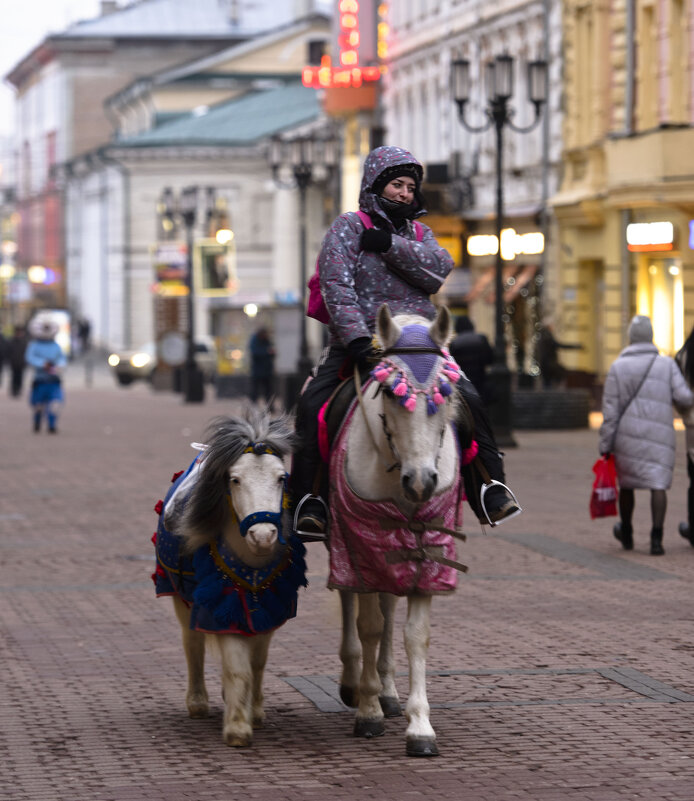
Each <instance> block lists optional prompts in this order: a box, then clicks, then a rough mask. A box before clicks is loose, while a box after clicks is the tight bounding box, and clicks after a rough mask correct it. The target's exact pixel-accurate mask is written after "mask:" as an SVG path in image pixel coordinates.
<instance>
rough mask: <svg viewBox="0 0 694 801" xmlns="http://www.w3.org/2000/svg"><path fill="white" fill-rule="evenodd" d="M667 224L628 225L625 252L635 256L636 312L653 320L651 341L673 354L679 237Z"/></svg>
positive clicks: (679, 292)
mask: <svg viewBox="0 0 694 801" xmlns="http://www.w3.org/2000/svg"><path fill="white" fill-rule="evenodd" d="M677 233H678V232H677V230H676V228H675V226H674V225H673V223H672V222H670V221H662V220H658V221H654V222H639V223H631V224H629V225H627V228H626V241H627V250H628V251H629V252H630V253H635V254H637V255H636V256H635V259H636V265H635V271H636V313H637V314H645V315H647V316H648V317H650V318H651V320H652V321H653V341H654V342H655V344H656V345H657V346H658V348H659V349H660V350H661V352H663V353H667V354H669V355H674V354H675V353H676V352H677V351H678V350H679V349H680V348H681V347H682V345H683V343H684V340H685V332H684V289H683V281H682V274H683V266H682V259H681V258H680V257H679V249H677V250H676V248H679V237H678V236H677Z"/></svg>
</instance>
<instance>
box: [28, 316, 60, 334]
mask: <svg viewBox="0 0 694 801" xmlns="http://www.w3.org/2000/svg"><path fill="white" fill-rule="evenodd" d="M29 333H30V334H31V336H32V337H35V338H36V339H53V338H54V337H55V335H56V334H57V333H58V323H56V322H55V320H53V319H52V318H51V317H49V316H48V315H46V314H41V313H40V312H39V313H38V314H37V315H36V316H35V317H33V318H32V319H31V320H30V321H29Z"/></svg>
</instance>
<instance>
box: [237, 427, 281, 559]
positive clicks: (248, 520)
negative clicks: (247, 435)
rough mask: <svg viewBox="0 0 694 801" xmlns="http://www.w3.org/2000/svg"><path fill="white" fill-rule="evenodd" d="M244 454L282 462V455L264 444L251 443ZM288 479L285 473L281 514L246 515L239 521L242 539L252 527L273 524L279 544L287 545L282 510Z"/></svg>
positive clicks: (258, 513) (254, 513) (259, 513)
mask: <svg viewBox="0 0 694 801" xmlns="http://www.w3.org/2000/svg"><path fill="white" fill-rule="evenodd" d="M243 453H253V454H255V455H256V456H262V455H263V454H266V453H267V454H269V455H270V456H276V457H277V458H278V459H280V460H281V459H282V454H281V453H279V452H278V451H276V450H274V449H273V448H271V447H270V446H269V445H266V444H265V443H264V442H250V443H249V444H248V446H247V447H246V448H245V449H244V450H243ZM288 478H289V474H288V473H287V472H285V474H284V489H283V490H282V500H281V501H280V510H279V512H251V514H249V515H246V517H244V518H243V520H239V530H240V532H241V536H242V537H245V536H246V534H248V529H249V528H250V527H251V526H254V525H255V524H256V523H271V524H272V525H273V526H275V528H276V529H277V539H278V540H279V542H280V543H281V544H282V545H286V544H287V541H286V540H285V539H284V537H283V536H282V509H283V508H284V501H285V496H286V494H287V479H288ZM230 500H231V496H230ZM232 508H233V507H232Z"/></svg>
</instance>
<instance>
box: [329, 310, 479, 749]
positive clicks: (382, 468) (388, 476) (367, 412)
mask: <svg viewBox="0 0 694 801" xmlns="http://www.w3.org/2000/svg"><path fill="white" fill-rule="evenodd" d="M451 333H452V332H451V319H450V314H449V312H448V309H446V308H445V307H444V308H441V309H439V311H438V313H437V315H436V319H435V320H434V321H433V323H432V322H430V321H429V320H426V319H424V318H421V317H412V316H404V315H400V316H397V317H395V318H393V317H391V314H390V312H389V310H388V307H387V306H385V305H384V306H382V307H381V309H380V310H379V313H378V318H377V334H378V338H379V340H380V343H381V346H382V348H383V351H384V352H383V358H382V361H381V362H380V364H379V365H378V366H377V367H376V368H375V369H374V370H373V371H372V375H373V380H372V381H371V382H370V383H369V384H368V385H367V386H366V387H365V388H364V390H363V393H360V397H359V404H358V406H357V407H356V409H354V410H353V411H352V413H351V417H350V418H348V420H347V421H345V423H343V425H342V428H341V430H340V432H339V434H338V436H337V438H336V440H335V442H334V443H333V449H332V451H331V461H330V475H331V492H330V508H331V517H332V522H331V529H330V579H329V582H328V586H329V587H331V588H333V589H338V590H340V595H341V601H342V640H341V644H340V658H341V661H342V665H343V667H342V675H341V680H340V693H341V697H342V699H343V701H344V702H345V703H347V704H348V705H350V706H357V707H358V709H357V713H356V721H355V726H354V734H355V736H364V737H373V736H378V735H380V734H383V732H384V730H385V726H384V720H383V718H384V715H385V716H389V717H390V716H394V715H397V714H400V705H399V700H398V693H397V690H396V688H395V682H394V662H393V654H392V633H393V616H394V610H395V603H396V601H397V596H399V595H405V596H407V604H408V606H407V622H406V625H405V631H404V639H405V649H406V651H407V657H408V661H409V680H410V692H409V696H408V699H407V705H406V709H405V714H406V716H407V719H408V725H407V731H406V752H407V754H408V755H409V756H436V755H437V754H438V750H437V747H436V735H435V732H434V729H433V728H432V726H431V723H430V721H429V703H428V701H427V693H426V657H427V650H428V645H429V632H430V622H429V615H430V607H431V598H432V595H433V594H441V593H446V592H452V591H453V590H454V588H455V583H456V577H457V573H456V570H463V571H464V570H465V567H464V566H463V565H461V564H459V563H458V562H456V561H455V545H454V542H453V539H452V537H453V536H458V537H460V538H461V539H464V535H462V533H461V532H460V531H459V525H460V522H461V520H460V508H461V500H462V494H461V493H462V491H461V486H460V470H459V457H458V446H457V443H456V440H455V433H454V431H453V428H452V425H451V423H452V421H453V420H454V419H456V417H457V404H458V399H457V396H458V393H457V391H455V386H454V385H455V382H456V381H457V380H458V378H459V368H458V367H457V365H456V364H455V362H453V361H452V360H451V359H450V356H449V355H448V353H447V351H446V350H445V346H446V343H447V342H448V340H449V339H450V337H451ZM359 389H360V388H359V387H358V390H359ZM475 452H476V451H475V443H471V447H470V448H469V449H468V452H466V453H465V452H464V453H463V458H464V459H466V460H468V459H471V458H473V456H474V453H475ZM355 599H358V612H357V614H356V625H355ZM360 645H361V647H360ZM360 658H361V660H360ZM360 661H361V670H360Z"/></svg>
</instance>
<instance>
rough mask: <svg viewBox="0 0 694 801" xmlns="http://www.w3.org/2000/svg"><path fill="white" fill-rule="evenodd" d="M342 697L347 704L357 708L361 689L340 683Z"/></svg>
mask: <svg viewBox="0 0 694 801" xmlns="http://www.w3.org/2000/svg"><path fill="white" fill-rule="evenodd" d="M340 699H341V700H342V703H343V704H344V705H345V706H351V707H352V709H356V708H357V707H358V706H359V690H357V688H356V687H348V686H347V685H346V684H341V685H340Z"/></svg>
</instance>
